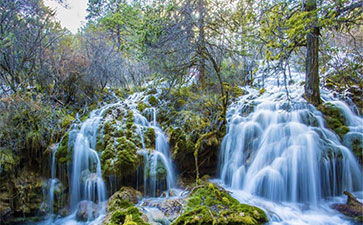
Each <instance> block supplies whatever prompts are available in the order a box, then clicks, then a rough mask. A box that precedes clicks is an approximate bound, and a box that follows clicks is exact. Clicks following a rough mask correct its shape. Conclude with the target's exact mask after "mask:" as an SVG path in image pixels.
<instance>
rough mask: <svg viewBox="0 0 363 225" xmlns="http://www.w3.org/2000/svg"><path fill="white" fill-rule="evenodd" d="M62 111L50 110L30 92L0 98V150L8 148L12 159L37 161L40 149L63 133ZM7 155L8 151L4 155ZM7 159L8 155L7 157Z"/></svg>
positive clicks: (40, 152) (43, 149) (40, 153)
mask: <svg viewBox="0 0 363 225" xmlns="http://www.w3.org/2000/svg"><path fill="white" fill-rule="evenodd" d="M64 116H65V115H64V112H63V111H61V110H57V109H55V110H53V109H52V107H51V106H49V105H48V104H46V103H43V102H42V101H41V100H39V99H36V100H34V99H33V97H32V96H31V94H30V93H29V95H26V96H21V95H13V96H11V97H9V98H3V99H2V104H1V105H0V121H2V122H0V129H1V130H2V132H1V134H0V149H8V150H9V149H11V152H12V154H13V156H12V157H10V158H13V159H16V158H18V157H20V158H23V157H25V158H28V157H29V159H27V160H26V162H28V163H30V164H31V163H32V162H33V161H37V160H41V159H40V157H41V155H42V152H43V151H45V150H46V149H47V147H48V146H49V145H50V144H52V143H54V142H56V141H58V140H59V138H60V135H61V133H62V132H63V129H62V124H61V122H60V121H62V119H63V118H64ZM6 155H8V154H6ZM7 158H8V159H10V158H9V157H7Z"/></svg>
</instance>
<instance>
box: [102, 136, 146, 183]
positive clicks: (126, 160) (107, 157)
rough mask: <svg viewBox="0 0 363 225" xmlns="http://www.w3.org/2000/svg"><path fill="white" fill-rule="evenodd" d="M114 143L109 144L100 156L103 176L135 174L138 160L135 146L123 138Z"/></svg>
mask: <svg viewBox="0 0 363 225" xmlns="http://www.w3.org/2000/svg"><path fill="white" fill-rule="evenodd" d="M116 143H117V146H115V143H114V142H113V143H109V144H108V145H107V146H106V148H105V150H104V151H103V153H102V155H101V163H102V169H103V173H104V175H115V174H117V175H119V176H121V177H122V176H126V175H128V174H131V173H132V172H135V171H136V169H137V167H138V165H139V164H140V160H139V158H138V155H137V153H136V151H137V147H136V145H135V144H134V143H133V142H132V141H130V140H127V139H126V138H125V137H120V138H117V139H116Z"/></svg>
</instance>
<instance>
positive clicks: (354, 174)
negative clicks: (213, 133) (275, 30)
mask: <svg viewBox="0 0 363 225" xmlns="http://www.w3.org/2000/svg"><path fill="white" fill-rule="evenodd" d="M296 83H298V82H296ZM266 89H267V88H266ZM268 89H270V91H267V92H266V93H263V94H261V93H259V92H258V91H257V90H255V89H253V88H246V90H247V91H248V94H247V95H245V96H242V97H241V98H240V99H239V100H238V101H237V102H235V103H233V104H232V105H231V106H230V107H229V109H228V112H227V121H228V125H227V134H226V136H225V137H224V139H223V141H222V145H221V151H220V157H219V159H220V162H219V174H220V179H221V182H222V183H223V185H225V186H226V187H227V188H229V189H230V190H235V193H241V192H243V193H245V194H243V195H246V196H248V195H250V196H255V197H254V198H256V199H261V200H259V202H256V201H252V200H251V199H249V200H248V201H247V203H252V204H256V205H260V206H261V207H265V208H269V207H272V208H269V209H268V210H271V211H273V210H274V209H273V208H278V207H277V206H276V203H279V202H285V203H286V204H287V203H289V204H300V203H303V205H305V206H308V207H316V206H318V205H319V204H321V202H322V201H325V200H326V199H331V198H332V197H336V196H340V195H342V194H343V191H346V190H347V191H350V192H354V191H362V188H363V187H362V170H361V168H360V166H359V164H358V162H357V160H356V158H355V157H354V155H353V153H352V152H351V150H350V149H349V147H350V145H349V143H350V140H351V137H353V136H354V137H355V138H357V136H358V138H362V137H363V135H362V133H363V120H362V118H361V117H360V116H357V115H355V114H354V113H353V112H352V111H351V110H350V108H349V107H348V106H347V105H346V104H345V103H343V102H341V101H339V100H336V99H332V98H331V97H330V96H325V95H324V94H323V96H322V97H323V99H324V100H325V101H326V102H330V103H332V104H334V105H335V106H336V107H338V108H339V109H340V110H341V111H342V113H343V115H344V116H345V118H346V121H347V124H348V127H349V128H350V132H348V133H347V134H346V135H344V137H343V139H341V138H340V137H339V136H338V135H336V134H335V133H334V132H332V131H331V130H329V129H328V128H326V127H325V125H324V118H323V115H322V113H321V112H319V111H318V110H317V109H316V108H315V107H314V106H312V105H310V104H309V103H307V102H306V100H305V99H303V98H302V97H301V96H302V92H303V89H302V87H301V86H299V85H298V84H294V85H291V86H290V89H289V90H290V93H289V95H290V100H289V101H288V100H286V97H285V94H284V91H283V90H281V89H279V88H278V87H276V86H273V85H270V86H269V87H268ZM323 93H324V92H323ZM236 197H237V198H239V199H241V195H238V194H237V196H236ZM242 199H244V200H246V199H245V198H243V197H242ZM266 201H272V202H274V204H275V205H274V206H271V205H268V204H271V203H268V204H267V203H266ZM262 202H263V203H262ZM266 205H268V206H266ZM296 206H297V205H293V206H292V207H295V208H296ZM285 207H286V206H285ZM297 208H298V207H297ZM317 211H319V210H317ZM299 213H301V212H299ZM290 216H291V215H290ZM299 216H301V215H299ZM272 220H273V218H272ZM278 220H280V219H278ZM290 220H291V217H290ZM307 224H309V222H308V223H307ZM312 224H313V223H312Z"/></svg>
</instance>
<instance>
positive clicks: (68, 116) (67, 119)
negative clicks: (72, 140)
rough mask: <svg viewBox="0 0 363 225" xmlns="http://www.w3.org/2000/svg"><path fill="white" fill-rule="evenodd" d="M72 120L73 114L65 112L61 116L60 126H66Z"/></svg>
mask: <svg viewBox="0 0 363 225" xmlns="http://www.w3.org/2000/svg"><path fill="white" fill-rule="evenodd" d="M73 121H74V116H72V115H71V114H66V115H65V116H64V117H63V118H62V123H61V126H62V128H63V129H65V128H68V127H69V125H70V124H71V123H72V122H73Z"/></svg>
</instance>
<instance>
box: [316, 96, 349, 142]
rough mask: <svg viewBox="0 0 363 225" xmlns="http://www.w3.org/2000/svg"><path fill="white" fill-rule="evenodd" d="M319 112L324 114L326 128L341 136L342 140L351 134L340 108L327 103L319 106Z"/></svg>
mask: <svg viewBox="0 0 363 225" xmlns="http://www.w3.org/2000/svg"><path fill="white" fill-rule="evenodd" d="M318 110H319V111H321V112H322V113H323V115H324V119H325V122H326V126H327V127H328V128H329V129H331V130H333V131H334V132H335V133H336V134H337V135H339V137H340V138H342V137H343V136H344V135H345V134H346V133H348V132H349V128H348V127H347V126H346V124H347V122H346V119H345V117H344V115H343V113H342V112H341V111H340V110H339V108H338V107H336V106H335V105H333V104H331V103H325V104H322V105H319V106H318Z"/></svg>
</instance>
